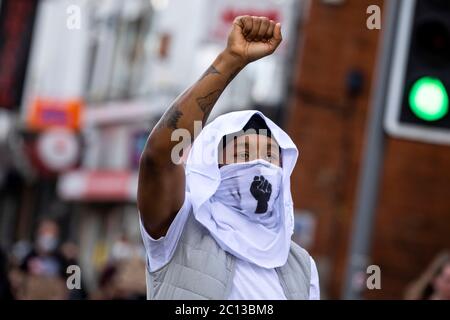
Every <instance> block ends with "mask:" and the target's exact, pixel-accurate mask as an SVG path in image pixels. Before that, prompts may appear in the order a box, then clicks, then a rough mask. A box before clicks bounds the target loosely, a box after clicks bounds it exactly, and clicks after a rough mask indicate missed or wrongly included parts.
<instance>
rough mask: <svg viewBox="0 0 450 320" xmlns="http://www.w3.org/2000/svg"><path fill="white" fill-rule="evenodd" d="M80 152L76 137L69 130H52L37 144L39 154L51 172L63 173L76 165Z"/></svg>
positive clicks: (44, 134) (43, 135)
mask: <svg viewBox="0 0 450 320" xmlns="http://www.w3.org/2000/svg"><path fill="white" fill-rule="evenodd" d="M79 152H80V146H79V143H78V140H77V137H76V135H75V134H74V133H73V132H72V131H70V130H68V129H62V128H61V129H50V130H48V131H46V132H44V133H42V134H41V135H40V137H39V140H38V142H37V153H38V156H39V159H40V160H41V161H42V163H43V164H44V165H45V166H46V167H47V168H48V169H50V170H53V171H63V170H66V169H68V168H70V167H72V166H73V165H75V163H76V161H77V159H78V156H79Z"/></svg>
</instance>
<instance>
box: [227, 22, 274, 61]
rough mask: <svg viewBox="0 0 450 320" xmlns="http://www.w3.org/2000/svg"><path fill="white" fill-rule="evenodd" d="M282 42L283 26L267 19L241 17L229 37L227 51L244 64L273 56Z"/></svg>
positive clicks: (234, 24) (234, 23)
mask: <svg viewBox="0 0 450 320" xmlns="http://www.w3.org/2000/svg"><path fill="white" fill-rule="evenodd" d="M281 41H282V36H281V24H280V23H275V22H274V21H273V20H269V19H268V18H266V17H254V16H239V17H237V18H236V19H234V22H233V27H232V29H231V32H230V35H229V36H228V43H227V50H228V51H229V52H230V53H231V54H232V55H233V56H235V57H238V58H239V59H242V62H243V63H250V62H252V61H255V60H258V59H261V58H263V57H265V56H268V55H270V54H272V53H273V52H274V51H275V49H276V48H277V47H278V46H279V45H280V43H281Z"/></svg>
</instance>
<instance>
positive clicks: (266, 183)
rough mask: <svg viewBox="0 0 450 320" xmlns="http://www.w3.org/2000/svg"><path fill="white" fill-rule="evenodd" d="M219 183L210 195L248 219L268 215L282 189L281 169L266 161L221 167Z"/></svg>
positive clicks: (257, 218)
mask: <svg viewBox="0 0 450 320" xmlns="http://www.w3.org/2000/svg"><path fill="white" fill-rule="evenodd" d="M220 175H221V182H220V185H219V187H218V188H217V191H216V193H215V194H214V196H213V200H215V201H220V202H221V203H223V204H224V205H225V206H227V207H229V208H232V209H233V210H235V211H238V212H240V213H242V214H244V215H246V216H247V217H249V218H250V219H251V220H259V218H260V217H261V216H262V215H266V214H270V213H271V212H272V210H273V206H274V204H275V200H276V199H277V198H278V195H279V193H280V188H281V180H282V176H283V170H282V169H281V168H280V167H278V166H276V165H273V164H271V163H269V162H267V161H265V160H261V159H258V160H254V161H250V162H244V163H233V164H229V165H226V166H223V167H222V168H220Z"/></svg>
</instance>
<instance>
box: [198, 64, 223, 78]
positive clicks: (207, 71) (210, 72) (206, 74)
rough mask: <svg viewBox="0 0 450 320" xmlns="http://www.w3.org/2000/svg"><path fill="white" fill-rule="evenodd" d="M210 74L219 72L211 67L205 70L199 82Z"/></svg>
mask: <svg viewBox="0 0 450 320" xmlns="http://www.w3.org/2000/svg"><path fill="white" fill-rule="evenodd" d="M210 74H220V72H219V71H218V70H217V69H216V68H215V67H214V66H213V65H211V66H210V67H209V68H208V70H206V71H205V73H203V75H202V76H201V77H200V80H203V79H204V78H206V77H207V76H209V75H210ZM200 80H199V81H200Z"/></svg>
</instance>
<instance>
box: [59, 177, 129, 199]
mask: <svg viewBox="0 0 450 320" xmlns="http://www.w3.org/2000/svg"><path fill="white" fill-rule="evenodd" d="M137 181H138V180H137V172H134V171H89V170H77V171H72V172H68V173H66V174H63V175H61V176H60V179H59V181H58V193H59V196H60V197H61V198H62V199H64V200H70V201H112V202H115V201H119V202H120V201H135V200H136V195H137Z"/></svg>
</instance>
